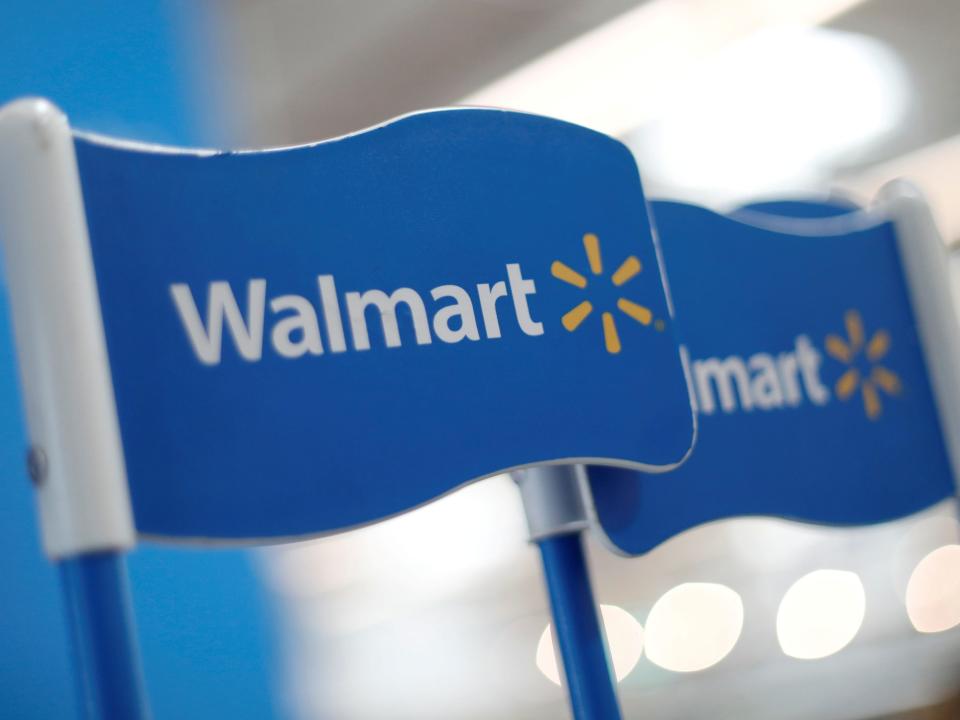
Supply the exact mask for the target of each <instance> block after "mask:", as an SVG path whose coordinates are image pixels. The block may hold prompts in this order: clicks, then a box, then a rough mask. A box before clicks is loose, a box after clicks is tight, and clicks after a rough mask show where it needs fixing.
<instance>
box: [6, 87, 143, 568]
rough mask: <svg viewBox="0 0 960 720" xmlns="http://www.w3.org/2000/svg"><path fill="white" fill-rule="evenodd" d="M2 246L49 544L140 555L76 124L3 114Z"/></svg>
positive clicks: (24, 108)
mask: <svg viewBox="0 0 960 720" xmlns="http://www.w3.org/2000/svg"><path fill="white" fill-rule="evenodd" d="M0 242H2V245H3V249H4V254H5V260H6V273H5V274H6V281H7V288H8V293H9V300H10V306H11V312H12V315H13V326H14V336H15V343H16V348H17V356H18V360H19V366H20V379H21V387H22V391H23V402H24V406H25V410H26V418H27V426H28V432H29V438H30V444H31V466H32V467H31V474H32V475H33V476H34V479H35V481H36V484H37V486H38V489H37V492H38V497H39V505H40V522H41V528H42V533H43V544H44V549H45V550H46V552H47V554H48V555H49V556H50V557H51V558H54V559H57V558H63V557H67V556H71V555H76V554H79V553H83V552H90V551H97V550H112V549H113V550H115V549H122V548H128V547H131V546H132V545H133V544H134V540H135V536H134V528H133V517H132V512H131V508H130V498H129V491H128V488H127V480H126V471H125V468H124V461H123V451H122V447H121V443H120V430H119V424H118V421H117V411H116V403H115V402H114V396H113V385H112V382H111V378H110V368H109V364H108V359H107V348H106V340H105V338H104V331H103V320H102V318H101V315H100V301H99V296H98V294H97V287H96V277H95V275H94V270H93V259H92V257H91V252H90V242H89V237H88V235H87V224H86V218H85V215H84V208H83V198H82V195H81V189H80V177H79V174H78V171H77V162H76V156H75V152H74V145H73V137H72V135H71V132H70V128H69V125H68V123H67V118H66V117H65V116H64V114H63V113H62V112H60V110H58V109H57V108H56V107H54V106H53V105H51V104H50V103H49V102H47V101H45V100H39V99H25V100H18V101H16V102H13V103H10V104H9V105H6V106H4V107H2V108H0Z"/></svg>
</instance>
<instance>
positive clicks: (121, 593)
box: [59, 552, 150, 720]
mask: <svg viewBox="0 0 960 720" xmlns="http://www.w3.org/2000/svg"><path fill="white" fill-rule="evenodd" d="M59 567H60V579H61V583H62V586H63V596H64V605H65V607H66V610H67V617H68V618H69V621H70V636H71V639H72V641H73V643H72V646H73V654H74V659H75V668H76V670H77V676H76V677H77V686H78V693H77V694H78V696H79V698H80V705H81V707H82V708H83V715H84V717H86V718H88V719H89V720H145V719H146V718H149V717H150V711H149V708H148V703H147V697H146V689H145V686H144V682H143V670H142V668H141V664H140V652H139V648H138V646H137V638H136V631H135V628H134V624H133V608H132V606H131V603H130V588H129V584H128V581H127V570H126V565H125V561H124V557H123V554H122V553H118V552H98V553H90V554H87V555H81V556H78V557H75V558H69V559H67V560H62V561H61V562H60V563H59Z"/></svg>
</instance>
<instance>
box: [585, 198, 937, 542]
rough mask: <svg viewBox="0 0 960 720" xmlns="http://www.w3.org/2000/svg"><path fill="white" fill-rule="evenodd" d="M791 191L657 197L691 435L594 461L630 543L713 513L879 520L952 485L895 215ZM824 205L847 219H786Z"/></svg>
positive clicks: (609, 526)
mask: <svg viewBox="0 0 960 720" xmlns="http://www.w3.org/2000/svg"><path fill="white" fill-rule="evenodd" d="M794 205H795V206H790V207H789V208H787V209H784V208H782V207H779V206H777V207H778V208H779V209H778V210H777V214H780V215H782V216H783V217H781V218H779V219H777V218H773V220H776V222H771V217H767V218H766V220H767V222H766V223H757V224H751V223H748V222H743V221H741V220H737V219H733V218H730V217H725V216H722V215H718V214H716V213H713V212H711V211H709V210H705V209H703V208H699V207H694V206H691V205H685V204H681V203H672V202H656V203H652V213H653V216H654V220H655V226H656V229H657V233H658V235H659V238H660V242H661V248H662V252H663V255H664V266H665V268H666V271H667V276H668V279H669V285H670V290H671V293H672V296H673V299H674V302H675V304H676V309H677V333H678V337H679V339H680V342H681V346H682V349H683V352H684V354H685V359H686V361H687V366H688V370H689V374H690V380H691V386H692V392H693V394H694V396H695V400H696V405H697V407H698V410H699V412H698V434H697V447H696V451H695V452H694V453H693V455H692V457H691V459H690V460H689V461H688V462H687V463H686V464H684V465H683V466H682V467H680V468H679V469H677V470H675V471H674V472H670V473H667V474H664V475H661V476H657V477H654V476H649V475H645V474H642V473H636V472H631V471H626V470H620V469H614V468H591V469H590V485H591V490H592V492H593V497H594V502H595V505H596V509H597V515H598V519H599V522H600V525H601V527H602V530H603V532H604V533H605V534H606V535H607V537H608V538H609V539H610V541H611V542H612V543H613V545H614V546H616V547H617V548H619V549H620V550H622V551H623V552H626V553H630V554H639V553H643V552H646V551H648V550H650V549H652V548H653V547H655V546H656V545H658V544H659V543H661V542H663V541H665V540H667V539H668V538H670V537H672V536H674V535H676V534H678V533H680V532H682V531H684V530H686V529H688V528H691V527H694V526H696V525H700V524H702V523H706V522H709V521H711V520H716V519H719V518H725V517H733V516H741V515H772V516H781V517H786V518H792V519H796V520H805V521H811V522H819V523H832V524H862V523H875V522H881V521H884V520H890V519H892V518H896V517H900V516H903V515H907V514H910V513H913V512H916V511H918V510H921V509H923V508H925V507H928V506H929V505H931V504H933V503H935V502H937V501H939V500H942V499H944V498H946V497H950V496H951V495H952V494H953V493H954V484H953V477H952V473H951V470H950V465H949V462H948V458H947V454H946V449H945V445H944V438H943V434H942V431H941V426H940V422H939V419H938V415H937V409H936V406H935V403H934V398H933V394H932V391H931V384H930V380H929V378H928V375H927V367H926V365H925V361H924V355H923V349H922V348H921V345H920V340H919V337H918V334H917V325H916V320H915V317H914V313H913V311H912V308H911V302H910V298H909V295H908V291H907V286H906V281H905V277H904V272H903V268H902V267H901V258H900V254H899V251H898V246H897V241H896V236H895V234H894V232H895V231H894V227H893V225H892V223H891V222H889V221H888V220H885V219H883V218H881V217H878V216H876V215H871V214H870V213H867V212H856V211H855V210H851V209H844V210H842V211H840V210H837V211H836V212H833V211H830V212H827V211H826V210H827V208H826V206H815V207H814V206H811V207H810V211H809V212H806V211H803V210H804V208H803V207H801V206H802V203H801V204H794ZM787 210H789V211H787ZM800 211H803V212H800ZM762 212H763V208H761V207H759V206H758V207H755V208H754V209H753V210H751V211H750V212H746V211H741V212H739V213H738V214H737V215H738V216H739V217H741V218H744V217H752V218H753V219H754V220H762V219H763V218H760V217H758V215H757V213H762ZM831 215H832V216H835V217H834V218H832V222H833V227H834V228H837V227H839V226H840V225H842V226H843V229H842V230H833V231H830V230H827V229H821V230H820V232H818V233H809V232H806V233H803V234H793V233H792V232H789V231H787V230H786V228H789V227H790V223H791V221H790V220H789V219H788V216H792V217H793V218H803V217H807V218H818V217H819V218H821V219H823V218H826V217H828V216H831ZM840 216H843V217H840ZM838 221H839V222H838ZM802 222H804V221H801V223H802ZM807 222H809V221H807ZM761 225H764V226H761ZM775 226H779V227H781V228H783V229H782V230H777V229H774V228H775ZM795 227H806V228H807V230H809V227H810V226H809V224H807V225H802V224H801V225H800V226H795ZM827 227H828V226H827V225H826V224H825V225H823V226H822V228H827Z"/></svg>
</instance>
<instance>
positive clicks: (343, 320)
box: [75, 109, 693, 538]
mask: <svg viewBox="0 0 960 720" xmlns="http://www.w3.org/2000/svg"><path fill="white" fill-rule="evenodd" d="M75 146H76V155H77V161H78V165H79V172H80V181H81V185H82V191H83V201H84V205H85V211H86V219H87V225H88V228H89V235H90V243H91V248H92V254H93V264H94V267H95V271H96V280H97V286H98V292H99V296H100V305H101V307H102V315H103V320H104V328H105V334H106V344H107V350H108V354H109V361H110V366H111V373H112V379H113V387H114V392H115V396H116V405H117V410H118V416H119V426H120V432H121V436H122V445H123V454H124V458H125V462H126V468H127V476H128V481H129V487H130V493H131V498H132V503H133V510H134V519H135V524H136V528H137V530H138V531H139V532H141V533H146V534H150V535H157V536H189V537H210V538H266V537H278V536H297V535H306V534H314V533H320V532H324V531H331V530H334V529H339V528H345V527H349V526H354V525H357V524H361V523H365V522H370V521H373V520H376V519H379V518H383V517H386V516H389V515H392V514H395V513H398V512H401V511H403V510H407V509H410V508H412V507H415V506H417V505H420V504H422V503H424V502H426V501H428V500H430V499H432V498H435V497H437V496H438V495H441V494H443V493H446V492H448V491H450V490H452V489H454V488H456V487H458V486H460V485H462V484H464V483H466V482H468V481H471V480H475V479H478V478H482V477H485V476H489V475H491V474H494V473H498V472H503V471H505V470H508V469H511V468H518V467H524V466H531V465H537V464H544V463H557V462H590V463H597V464H608V463H609V464H614V465H620V466H624V467H631V468H635V469H645V470H654V471H655V470H657V469H665V468H669V467H671V466H674V465H675V464H677V463H679V462H680V461H681V460H682V459H683V458H684V457H685V455H686V454H687V452H688V451H689V449H690V447H691V443H692V436H693V420H692V410H691V407H690V403H689V396H688V392H687V387H686V383H685V379H684V375H683V370H682V366H681V362H680V358H679V353H678V350H677V345H676V342H675V339H674V337H673V331H672V327H671V317H670V310H669V307H668V301H667V298H666V294H665V291H664V287H663V283H662V279H661V274H660V268H659V265H658V254H657V250H656V248H655V245H654V240H653V237H652V233H651V230H650V223H649V220H648V217H647V214H646V203H645V201H644V198H643V194H642V190H641V186H640V181H639V177H638V173H637V168H636V166H635V163H634V160H633V159H632V157H631V155H630V153H629V152H628V151H627V149H626V148H625V147H624V146H623V145H621V144H620V143H618V142H616V141H615V140H612V139H611V138H609V137H606V136H604V135H600V134H598V133H595V132H592V131H589V130H586V129H583V128H580V127H577V126H574V125H569V124H566V123H562V122H558V121H554V120H549V119H546V118H542V117H536V116H531V115H524V114H518V113H511V112H504V111H495V110H476V109H463V110H445V111H436V112H427V113H421V114H415V115H411V116H408V117H405V118H401V119H399V120H396V121H393V122H391V123H388V124H386V125H384V126H381V127H378V128H375V129H372V130H369V131H366V132H362V133H358V134H355V135H351V136H347V137H344V138H341V139H337V140H334V141H329V142H323V143H319V144H316V145H309V146H303V147H296V148H290V149H283V150H273V151H264V152H238V153H213V152H173V151H163V150H159V151H152V150H150V149H148V148H143V147H136V146H127V145H121V144H116V143H111V142H109V141H105V140H103V139H100V138H96V137H88V136H82V135H81V136H78V137H77V139H76V143H75Z"/></svg>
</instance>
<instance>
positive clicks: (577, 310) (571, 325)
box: [550, 233, 663, 354]
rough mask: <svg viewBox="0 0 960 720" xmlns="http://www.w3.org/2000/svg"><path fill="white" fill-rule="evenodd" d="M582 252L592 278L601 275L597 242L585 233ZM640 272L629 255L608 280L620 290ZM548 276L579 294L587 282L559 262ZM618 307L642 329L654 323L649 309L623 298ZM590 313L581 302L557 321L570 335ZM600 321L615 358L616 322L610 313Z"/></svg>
mask: <svg viewBox="0 0 960 720" xmlns="http://www.w3.org/2000/svg"><path fill="white" fill-rule="evenodd" d="M583 249H584V250H585V251H586V253H587V262H588V263H589V264H590V272H591V273H593V274H594V275H598V276H599V275H602V274H603V260H602V259H601V257H600V239H599V238H598V237H597V236H596V235H594V234H593V233H587V234H586V235H584V236H583ZM641 270H643V266H642V265H641V264H640V261H639V260H638V259H637V258H636V257H634V256H633V255H631V256H630V257H628V258H627V259H626V260H624V261H623V262H622V263H621V264H620V267H618V268H617V269H616V270H615V271H614V273H613V275H612V276H611V278H610V280H611V281H612V282H613V284H614V285H615V286H617V287H620V286H622V285H625V284H626V283H627V282H629V281H630V280H631V279H632V278H633V277H634V276H636V275H638V274H639V273H640V271H641ZM550 274H551V275H553V276H554V277H555V278H557V279H558V280H562V281H563V282H565V283H567V284H569V285H573V286H574V287H576V288H580V289H581V290H583V289H585V288H586V287H587V278H585V277H584V276H583V275H581V274H580V273H578V272H577V271H576V270H574V269H573V268H571V267H570V266H568V265H565V264H564V263H562V262H560V261H559V260H554V261H553V264H552V265H551V266H550ZM617 307H618V308H619V309H620V311H621V312H622V313H623V314H624V315H626V316H627V317H629V318H631V319H633V320H636V321H637V322H638V323H640V324H641V325H649V324H650V323H651V322H653V313H652V312H651V311H650V309H649V308H646V307H644V306H643V305H638V304H637V303H635V302H633V301H632V300H627V299H626V298H624V297H621V298H619V299H618V300H617ZM592 312H593V304H592V303H591V302H590V301H589V300H584V301H583V302H582V303H580V304H579V305H577V306H576V307H574V308H573V309H572V310H570V311H569V312H567V313H566V314H565V315H564V316H563V317H562V318H561V320H560V321H561V322H562V323H563V326H564V327H565V328H566V329H567V330H568V331H569V332H573V331H574V330H576V329H577V328H578V327H580V324H581V323H582V322H583V321H584V320H586V319H587V317H588V316H589V315H590V313H592ZM601 319H602V322H603V341H604V345H606V348H607V352H608V353H611V354H616V353H618V352H620V349H621V346H620V335H619V334H618V333H617V324H616V321H615V320H614V318H613V314H612V313H609V312H604V313H603V314H602V315H601ZM655 326H656V328H657V329H658V330H662V329H663V321H662V320H657V322H656V324H655Z"/></svg>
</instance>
